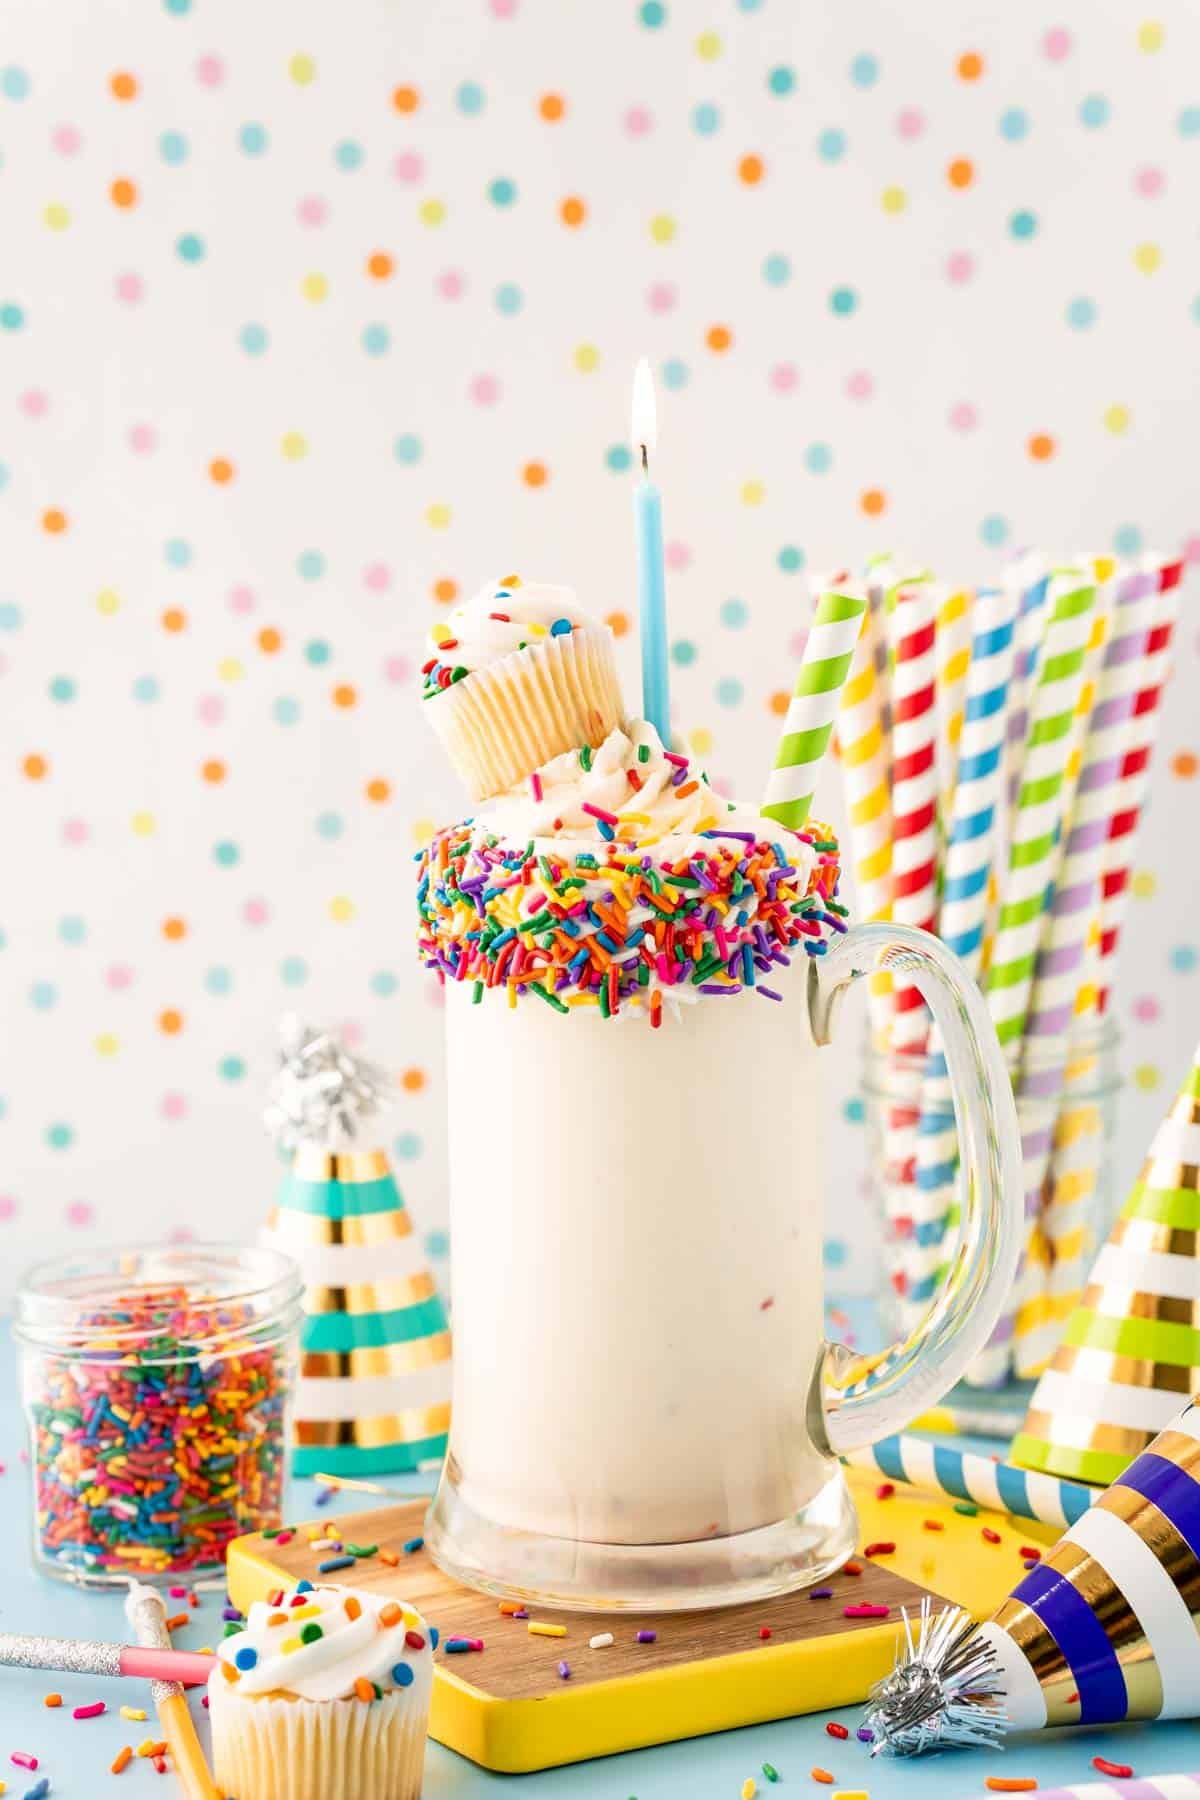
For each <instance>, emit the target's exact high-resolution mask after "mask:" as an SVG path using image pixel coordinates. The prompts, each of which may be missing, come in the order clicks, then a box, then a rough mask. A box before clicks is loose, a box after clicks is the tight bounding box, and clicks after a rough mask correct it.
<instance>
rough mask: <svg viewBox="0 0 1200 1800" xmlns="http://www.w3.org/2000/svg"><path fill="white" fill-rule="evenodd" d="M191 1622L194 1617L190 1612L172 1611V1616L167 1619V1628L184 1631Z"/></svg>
mask: <svg viewBox="0 0 1200 1800" xmlns="http://www.w3.org/2000/svg"><path fill="white" fill-rule="evenodd" d="M191 1622H192V1619H191V1614H190V1613H172V1614H171V1617H170V1618H169V1619H168V1620H167V1630H168V1631H182V1630H183V1627H184V1626H185V1625H190V1624H191Z"/></svg>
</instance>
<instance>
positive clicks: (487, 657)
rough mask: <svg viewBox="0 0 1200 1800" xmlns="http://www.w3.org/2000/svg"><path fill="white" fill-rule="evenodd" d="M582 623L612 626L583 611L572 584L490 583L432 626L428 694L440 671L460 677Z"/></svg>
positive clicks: (444, 683) (599, 628) (426, 673)
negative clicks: (601, 622) (564, 585)
mask: <svg viewBox="0 0 1200 1800" xmlns="http://www.w3.org/2000/svg"><path fill="white" fill-rule="evenodd" d="M581 627H587V628H589V629H591V630H593V631H603V630H607V627H606V626H603V625H601V624H600V622H599V621H598V620H597V619H594V618H593V617H592V616H591V615H590V614H589V613H586V612H584V611H583V610H582V608H581V607H580V606H579V605H578V603H577V602H576V599H575V595H574V593H573V591H572V590H571V589H570V588H568V587H557V586H556V585H555V584H554V583H553V582H548V581H516V582H513V583H511V584H507V585H506V584H505V583H504V582H502V581H494V582H489V583H488V585H487V586H486V587H482V588H480V590H479V592H478V593H477V594H474V595H473V596H472V597H471V599H470V600H468V601H466V602H465V603H464V604H463V605H462V606H456V607H455V608H454V609H453V610H452V611H451V612H449V613H444V614H443V615H442V616H441V617H440V618H439V619H438V621H437V623H436V624H435V625H433V626H432V627H431V629H430V631H429V633H428V635H427V637H426V640H425V650H426V657H427V661H426V663H425V665H424V666H423V669H422V674H423V675H424V677H425V690H426V698H427V699H428V698H429V696H430V694H431V693H436V692H437V691H438V687H439V683H438V680H437V677H436V675H435V671H436V672H438V673H440V672H441V671H443V670H445V671H448V672H449V675H450V676H451V677H453V678H454V679H457V680H460V681H461V680H462V679H463V677H464V676H465V675H469V674H471V672H472V671H473V670H475V669H482V668H485V667H486V666H487V665H488V664H489V663H494V662H499V661H500V660H501V659H502V658H503V657H506V656H511V655H512V654H513V653H514V651H517V650H522V649H525V648H526V647H528V646H531V645H534V644H537V643H540V642H541V641H542V640H543V639H545V638H547V637H552V636H562V635H564V634H566V633H567V632H571V631H577V630H579V629H580V628H581ZM430 661H432V664H433V667H432V668H431V667H430ZM460 670H461V672H462V673H461V674H460V673H458V671H460ZM440 685H441V686H443V687H444V686H447V685H448V681H447V680H445V679H443V680H441V682H440Z"/></svg>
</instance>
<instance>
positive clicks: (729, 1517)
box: [418, 720, 841, 1544]
mask: <svg viewBox="0 0 1200 1800" xmlns="http://www.w3.org/2000/svg"><path fill="white" fill-rule="evenodd" d="M828 843H829V841H828V840H826V839H823V838H822V837H821V836H820V832H819V829H818V831H817V832H809V833H806V834H804V835H802V836H798V835H796V834H794V833H791V832H787V831H784V830H782V829H781V828H780V827H778V826H776V825H774V824H772V823H771V822H770V821H768V820H766V819H764V818H762V817H761V815H760V814H759V813H758V812H757V811H756V810H755V809H754V808H752V807H746V806H741V805H734V804H731V803H730V802H728V801H726V800H725V799H723V798H722V797H721V796H720V795H718V794H717V793H716V792H715V791H714V790H713V789H712V788H711V787H710V786H709V784H708V781H707V779H706V778H705V776H704V775H703V774H702V773H700V772H698V771H694V770H693V769H692V768H691V766H690V765H689V763H688V761H687V759H686V758H684V757H682V756H676V755H674V754H673V753H670V752H667V751H665V750H664V749H663V746H662V745H661V743H660V742H659V740H658V737H657V735H656V733H655V732H654V730H653V727H651V726H650V725H647V724H646V723H644V722H643V721H640V720H634V721H631V722H629V723H628V724H627V726H626V728H625V729H618V730H615V731H613V732H611V733H610V734H609V735H608V736H607V737H606V739H605V740H604V742H603V743H602V744H601V745H600V746H599V747H598V748H596V749H595V750H590V749H589V748H588V747H587V746H584V747H583V748H582V749H580V750H572V751H569V752H567V753H565V754H564V755H562V756H559V757H556V758H553V759H552V760H551V761H550V762H549V763H548V764H546V765H545V766H544V767H543V768H541V769H540V770H538V771H536V772H535V773H534V774H533V776H532V777H531V779H529V780H527V781H525V782H523V783H522V784H521V785H520V787H519V788H517V789H514V790H513V791H511V792H509V793H508V794H505V795H503V796H501V797H500V798H498V799H496V800H494V801H492V802H491V803H490V804H488V805H487V806H484V807H483V808H481V809H480V811H479V813H478V814H477V816H476V817H475V819H474V820H473V821H472V822H471V823H470V824H468V825H465V826H462V827H454V828H451V830H450V831H448V832H445V833H442V834H441V835H440V836H439V837H438V838H437V839H435V841H434V844H433V845H432V846H431V848H430V851H429V853H428V855H427V857H426V858H425V859H424V861H423V864H422V869H421V875H420V882H419V888H418V892H419V899H420V904H421V908H422V936H421V949H422V953H423V955H424V957H425V959H426V961H427V962H428V963H429V965H430V966H431V967H434V968H436V969H437V970H438V972H439V974H441V975H442V976H443V978H444V980H445V982H446V986H447V1007H446V1029H447V1046H448V1057H449V1064H448V1076H447V1078H448V1086H449V1093H450V1096H451V1108H452V1117H451V1134H450V1138H451V1142H450V1192H451V1232H452V1241H453V1245H454V1259H455V1262H454V1281H455V1301H456V1307H455V1312H456V1327H455V1329H456V1347H455V1371H456V1372H455V1389H454V1405H453V1420H454V1424H453V1430H452V1451H451V1454H452V1456H454V1458H455V1460H456V1464H457V1469H458V1485H459V1491H460V1493H461V1496H462V1498H463V1500H464V1502H465V1503H466V1504H467V1505H469V1506H470V1507H471V1508H472V1510H473V1511H475V1512H477V1513H479V1514H482V1515H483V1516H485V1517H487V1518H488V1519H490V1520H492V1521H494V1522H495V1523H497V1524H500V1525H504V1526H511V1527H517V1528H519V1529H521V1530H525V1531H532V1532H537V1533H542V1534H546V1535H549V1536H553V1537H561V1538H575V1539H579V1540H584V1541H587V1542H594V1543H608V1544H649V1543H663V1544H666V1543H677V1542H692V1541H694V1540H697V1539H702V1538H706V1537H709V1538H711V1537H714V1536H726V1535H729V1534H732V1533H737V1532H743V1531H751V1530H754V1529H756V1528H758V1527H760V1526H763V1525H768V1524H773V1523H774V1522H775V1521H777V1520H779V1519H781V1518H783V1517H784V1516H785V1515H786V1514H788V1513H789V1512H794V1511H796V1510H797V1508H800V1507H802V1506H804V1505H805V1504H806V1503H807V1502H808V1501H809V1500H810V1499H811V1498H812V1497H813V1495H814V1494H815V1493H816V1492H817V1491H818V1490H819V1488H820V1487H821V1486H822V1485H823V1483H824V1482H825V1481H826V1480H828V1478H829V1462H828V1458H827V1456H824V1455H822V1454H821V1453H820V1452H819V1451H818V1450H817V1449H816V1448H814V1446H813V1444H812V1442H811V1439H810V1437H809V1435H808V1432H807V1430H806V1428H805V1413H806V1408H807V1405H808V1400H809V1391H810V1388H811V1386H812V1383H813V1379H814V1375H815V1371H816V1368H817V1363H818V1357H819V1352H820V1347H821V1343H822V1285H821V1265H820V1257H819V1254H815V1253H814V1251H815V1247H816V1246H817V1245H819V1242H820V1237H821V1230H822V1220H821V1205H822V1197H823V1194H824V1178H823V1168H822V1154H823V1134H822V1123H821V1121H822V1107H821V1103H820V1099H819V1089H818V1076H817V1069H816V1064H815V1047H814V1045H813V1042H812V1036H811V1030H810V1026H809V1015H808V1005H807V995H806V992H805V987H806V974H807V969H806V965H807V961H808V956H807V955H806V950H807V951H808V952H809V953H810V954H819V953H820V952H821V951H823V949H824V944H825V940H826V938H827V937H828V935H829V933H830V931H831V929H835V930H836V929H839V928H840V925H841V921H840V917H839V913H840V911H841V909H840V907H838V903H837V901H836V898H835V890H836V883H837V863H836V858H835V857H834V855H833V854H832V852H831V850H830V848H829V847H828ZM818 845H820V846H821V847H820V848H818ZM831 908H832V909H833V910H831ZM457 1108H461V1109H462V1114H463V1124H462V1126H461V1127H459V1126H457V1124H456V1120H455V1117H454V1113H455V1109H457ZM556 1347H557V1348H556Z"/></svg>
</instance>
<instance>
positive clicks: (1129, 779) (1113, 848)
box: [1099, 560, 1183, 1012]
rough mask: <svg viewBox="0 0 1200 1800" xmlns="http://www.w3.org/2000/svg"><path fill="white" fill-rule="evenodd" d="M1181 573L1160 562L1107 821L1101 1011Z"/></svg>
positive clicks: (1125, 900)
mask: <svg viewBox="0 0 1200 1800" xmlns="http://www.w3.org/2000/svg"><path fill="white" fill-rule="evenodd" d="M1182 579H1183V562H1182V560H1178V561H1175V562H1167V563H1162V564H1160V565H1159V569H1158V591H1159V603H1160V604H1159V611H1158V614H1157V616H1156V618H1155V621H1154V624H1153V625H1152V626H1151V629H1150V635H1149V638H1148V639H1147V641H1146V649H1145V652H1144V658H1143V661H1144V666H1145V675H1146V680H1145V684H1144V685H1143V687H1142V688H1141V689H1140V691H1139V692H1138V695H1137V698H1136V699H1135V701H1134V707H1133V717H1132V719H1131V720H1130V741H1129V746H1128V748H1127V749H1126V751H1125V755H1124V756H1123V758H1122V759H1121V767H1120V770H1119V772H1118V780H1120V781H1121V782H1124V783H1127V784H1128V786H1127V788H1126V804H1125V806H1124V808H1123V809H1122V811H1120V812H1117V813H1114V814H1113V816H1112V818H1111V819H1110V821H1109V826H1108V845H1107V847H1106V850H1105V857H1104V875H1103V879H1102V881H1101V887H1100V957H1101V968H1102V970H1103V971H1104V972H1105V974H1106V975H1107V977H1108V979H1107V980H1105V981H1103V982H1102V984H1101V989H1100V1000H1099V1006H1100V1011H1101V1012H1103V1011H1104V1009H1105V1008H1106V1007H1107V1005H1108V996H1109V982H1110V981H1111V979H1112V969H1113V959H1114V957H1115V955H1116V948H1117V941H1118V939H1119V937H1120V934H1121V926H1122V924H1123V923H1124V919H1125V912H1126V909H1127V907H1128V905H1129V884H1130V879H1131V876H1132V873H1133V859H1134V855H1135V853H1136V850H1137V840H1138V829H1139V826H1140V824H1141V817H1142V806H1143V803H1144V801H1145V798H1146V789H1147V787H1148V785H1149V781H1150V758H1151V755H1152V753H1153V750H1154V744H1155V741H1156V739H1157V737H1158V728H1159V724H1160V703H1161V700H1162V693H1163V689H1164V688H1165V687H1166V685H1167V682H1168V680H1169V678H1170V674H1171V634H1172V632H1173V631H1174V628H1175V620H1176V618H1177V617H1178V613H1179V584H1180V582H1181V581H1182Z"/></svg>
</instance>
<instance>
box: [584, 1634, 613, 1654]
mask: <svg viewBox="0 0 1200 1800" xmlns="http://www.w3.org/2000/svg"><path fill="white" fill-rule="evenodd" d="M612 1641H613V1634H612V1632H611V1631H598V1632H597V1633H596V1635H595V1637H594V1638H589V1639H588V1649H589V1650H607V1649H608V1646H609V1645H610V1644H611V1643H612Z"/></svg>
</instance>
